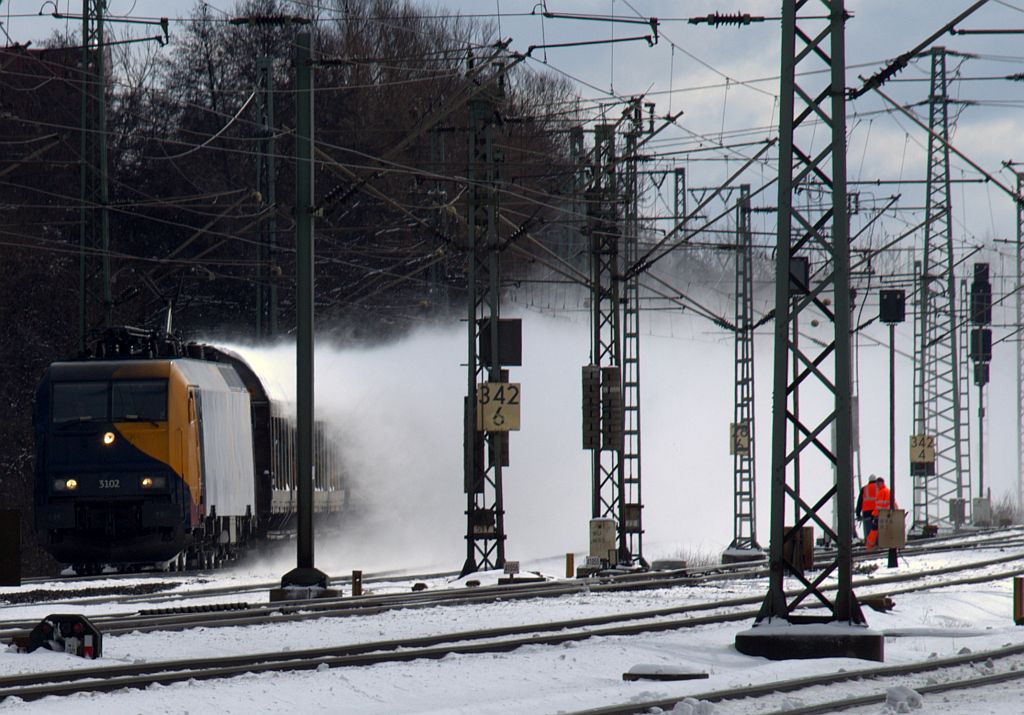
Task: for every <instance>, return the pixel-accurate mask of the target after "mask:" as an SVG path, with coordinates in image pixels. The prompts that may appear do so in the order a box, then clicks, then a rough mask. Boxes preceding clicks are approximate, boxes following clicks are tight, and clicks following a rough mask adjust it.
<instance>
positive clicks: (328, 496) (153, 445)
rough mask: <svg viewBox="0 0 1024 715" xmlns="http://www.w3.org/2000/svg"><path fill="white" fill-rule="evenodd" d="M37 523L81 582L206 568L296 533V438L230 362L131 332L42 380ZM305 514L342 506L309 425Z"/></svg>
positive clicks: (341, 478) (108, 337) (339, 477)
mask: <svg viewBox="0 0 1024 715" xmlns="http://www.w3.org/2000/svg"><path fill="white" fill-rule="evenodd" d="M33 423H34V431H35V443H36V450H35V452H36V466H35V492H34V503H35V527H36V532H37V535H38V537H39V542H40V544H41V545H42V546H43V547H44V548H45V549H46V550H47V551H49V553H50V554H52V555H53V557H54V558H55V559H57V560H58V561H60V562H62V563H64V564H68V565H71V566H73V567H74V568H75V570H76V571H77V572H79V573H83V572H85V573H89V572H95V571H97V570H98V569H100V568H102V567H104V566H114V567H116V568H118V569H119V570H135V569H140V568H153V567H157V568H171V569H186V568H209V567H214V566H217V565H219V564H220V563H222V562H224V561H227V560H230V559H233V558H235V557H237V556H238V555H239V554H240V553H241V551H242V550H243V549H244V548H245V547H246V546H248V545H251V544H252V543H253V542H255V541H258V540H260V539H264V538H267V537H268V535H275V534H276V535H280V534H282V533H287V532H288V531H289V530H290V529H293V528H294V520H295V512H296V506H297V497H298V494H297V487H296V479H295V456H294V455H295V429H294V422H293V419H292V418H291V417H290V416H289V414H288V410H287V406H286V405H283V404H281V403H280V402H279V401H275V400H273V399H271V398H270V396H269V395H268V394H267V390H266V388H265V385H264V384H263V383H262V382H261V380H260V378H259V377H258V376H257V375H256V373H255V372H254V371H253V370H252V369H251V368H250V367H249V365H248V364H246V362H245V361H244V360H243V359H242V358H241V357H240V356H238V355H236V354H234V353H232V352H230V351H228V350H224V349H221V348H216V347H212V346H208V345H200V344H196V343H188V344H185V343H183V342H181V341H179V340H177V339H175V338H173V337H171V336H170V335H163V334H158V333H153V332H149V331H145V330H141V329H137V328H114V329H108V330H107V331H105V333H104V334H103V336H102V337H101V338H100V339H98V340H97V341H96V343H95V344H94V346H93V347H92V348H91V349H90V351H89V352H88V353H86V354H85V355H84V356H82V357H79V358H77V359H74V360H68V361H64V362H55V363H53V364H51V365H50V366H49V367H48V368H47V369H46V371H45V373H44V375H43V378H42V380H41V382H40V383H39V387H38V389H37V391H36V397H35V405H34V410H33ZM314 444H315V454H314V500H313V501H314V510H315V511H316V512H319V513H320V514H326V515H331V516H338V515H340V514H342V513H343V512H344V511H345V510H346V508H347V507H348V504H349V498H348V495H349V489H348V484H347V479H346V476H345V474H344V473H343V471H342V468H341V460H340V459H339V456H338V452H337V450H336V449H335V448H334V445H333V442H332V441H331V440H330V439H328V438H327V436H326V435H325V432H324V429H323V425H322V424H320V423H317V425H316V434H315V438H314Z"/></svg>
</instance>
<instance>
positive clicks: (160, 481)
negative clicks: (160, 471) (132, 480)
mask: <svg viewBox="0 0 1024 715" xmlns="http://www.w3.org/2000/svg"><path fill="white" fill-rule="evenodd" d="M139 485H140V486H141V487H142V488H143V489H163V488H164V487H166V486H167V477H143V478H142V479H141V480H140V481H139Z"/></svg>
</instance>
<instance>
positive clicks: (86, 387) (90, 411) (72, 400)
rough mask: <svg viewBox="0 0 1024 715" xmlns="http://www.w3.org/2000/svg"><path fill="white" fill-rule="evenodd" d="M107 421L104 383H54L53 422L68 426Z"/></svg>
mask: <svg viewBox="0 0 1024 715" xmlns="http://www.w3.org/2000/svg"><path fill="white" fill-rule="evenodd" d="M105 419H107V383H106V382H56V383H54V385H53V422H54V424H70V423H73V422H90V421H92V420H105Z"/></svg>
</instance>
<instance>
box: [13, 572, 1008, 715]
mask: <svg viewBox="0 0 1024 715" xmlns="http://www.w3.org/2000/svg"><path fill="white" fill-rule="evenodd" d="M1012 561H1024V553H1022V554H1014V555H1011V556H1006V557H1002V558H997V559H988V560H986V561H983V562H974V563H972V564H963V565H960V566H958V567H950V568H944V569H934V570H930V571H928V572H924V573H920V574H917V575H916V579H914V580H916V581H918V582H917V583H907V581H908V579H907V578H906V577H893V578H884V579H875V580H874V582H873V583H871V584H870V585H871V586H882V587H885V592H886V593H887V594H888V595H894V594H897V593H903V592H909V591H919V590H923V589H929V588H939V587H945V586H950V585H955V584H958V583H976V582H979V581H984V580H998V579H1003V578H1007V577H1009V576H1011V575H1014V574H1017V573H1019V572H1020V567H1019V566H1018V567H1015V568H1012V569H1005V570H1002V571H998V572H994V573H993V572H990V573H986V574H977V575H972V576H967V577H963V578H961V579H954V580H948V579H946V580H943V581H941V582H936V581H934V579H935V578H936V577H938V576H942V575H944V574H948V573H950V572H953V571H956V570H964V569H971V570H977V569H979V568H987V567H989V566H995V565H999V564H1007V563H1010V562H1012ZM928 580H932V581H931V582H930V583H928V582H927V581H928ZM900 582H903V583H904V585H903V586H902V587H901V588H899V589H891V588H888V586H890V585H893V584H897V583H900ZM597 585H598V586H599V585H600V584H597ZM868 585H869V584H864V583H862V584H860V586H864V587H867V586H868ZM495 590H498V591H503V595H502V598H503V599H507V598H508V597H509V596H510V595H511V593H510V590H509V589H507V588H506V589H495ZM522 591H523V597H527V598H535V597H536V596H537V595H538V593H539V592H541V590H540V589H533V588H528V587H527V588H523V589H522ZM459 593H462V592H459ZM476 599H485V600H492V599H493V595H492V594H474V595H473V597H472V598H471V599H470V600H462V601H460V602H461V603H473V602H474V600H476ZM761 600H762V596H760V595H757V596H747V597H741V598H735V599H729V600H716V601H713V602H705V603H691V604H685V605H681V606H675V607H670V608H663V609H655V610H648V611H643V612H633V613H616V614H611V615H604V616H595V617H589V618H582V619H572V620H560V621H553V622H549V623H543V624H530V625H521V626H512V627H505V628H495V629H486V630H475V631H465V632H458V633H445V634H440V635H432V636H422V637H416V638H407V639H401V640H386V641H374V642H367V643H357V644H351V645H345V646H337V647H329V648H319V649H309V650H304V651H294V650H291V651H283V652H273V653H261V654H256V655H245V656H229V657H222V658H208V659H191V658H190V659H188V660H182V661H156V662H149V663H139V664H131V665H119V666H104V667H99V668H76V669H73V670H68V671H47V672H42V673H35V674H26V675H19V676H9V677H6V678H0V698H7V697H18V698H22V699H34V698H38V697H45V696H48V695H63V694H69V693H73V692H97V691H110V690H115V689H119V688H144V687H148V686H149V685H153V684H157V683H159V684H170V683H175V682H182V681H186V680H191V679H195V680H202V679H211V678H226V677H233V676H236V675H241V674H243V673H260V672H270V671H290V670H312V669H324V668H341V667H357V666H367V665H374V664H380V663H389V662H391V663H394V662H407V661H410V660H416V659H420V658H426V659H439V658H444V657H446V656H449V655H459V654H461V655H471V654H483V653H503V652H508V651H512V650H515V649H517V648H520V647H523V646H557V645H561V644H565V643H568V642H571V641H582V640H587V639H590V638H595V637H613V636H620V637H621V636H636V635H640V634H648V633H655V632H664V631H674V630H679V629H684V628H697V627H702V626H711V625H718V624H723V623H730V622H738V621H747V620H752V619H753V618H754V617H755V616H756V613H757V609H756V608H753V607H755V606H757V605H759V603H760V601H761ZM436 605H437V601H426V600H424V601H420V602H418V603H417V602H408V603H406V604H404V605H400V606H394V607H399V608H415V607H431V606H436ZM276 606H279V604H275V607H276ZM309 606H310V604H308V603H297V604H294V606H287V605H286V606H285V607H284V608H283V609H281V610H280V612H278V613H277V614H268V613H267V612H266V609H258V610H259V612H257V613H252V612H240V613H238V614H234V613H225V614H220V616H221V619H220V621H219V622H215V621H212V620H205V619H204V620H203V621H202V622H201V623H199V624H197V623H196V622H195V620H194V619H189V618H183V617H170V618H158V619H156V620H155V621H151V622H149V623H139V622H134V621H131V620H127V621H122V622H120V623H115V622H108V623H104V624H103V626H102V630H103V631H104V633H106V634H109V635H118V634H123V633H128V632H139V631H142V632H145V631H150V630H174V629H184V628H189V627H194V626H195V625H203V626H205V627H213V626H215V625H222V626H227V625H236V626H241V625H251V624H259V625H266V624H267V623H269V622H272V621H293V620H304V619H307V618H325V617H344V616H352V615H360V614H369V613H377V612H380V611H379V608H376V607H374V608H368V609H362V610H360V609H358V608H352V607H351V606H352V604H351V603H349V604H325V607H324V608H322V609H318V610H317V611H315V612H314V613H306V612H305V610H306V609H307V608H309ZM339 606H344V607H339ZM1022 648H1024V646H1022ZM858 672H860V671H859V670H858ZM879 672H888V671H884V669H883V670H880V671H879ZM801 682H803V681H801ZM803 687H810V685H807V686H803ZM705 699H706V698H705ZM650 707H661V705H658V704H656V703H655V704H653V705H650ZM635 711H637V710H614V709H613V710H609V711H608V712H635Z"/></svg>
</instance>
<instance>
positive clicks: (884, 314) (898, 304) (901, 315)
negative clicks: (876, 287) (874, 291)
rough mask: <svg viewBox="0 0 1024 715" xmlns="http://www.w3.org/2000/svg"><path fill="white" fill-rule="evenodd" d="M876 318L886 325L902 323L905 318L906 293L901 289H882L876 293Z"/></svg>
mask: <svg viewBox="0 0 1024 715" xmlns="http://www.w3.org/2000/svg"><path fill="white" fill-rule="evenodd" d="M878 319H879V320H881V321H882V322H883V323H885V324H886V325H893V324H895V323H902V322H903V321H904V320H906V319H907V293H906V291H903V290H883V291H879V294H878Z"/></svg>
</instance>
